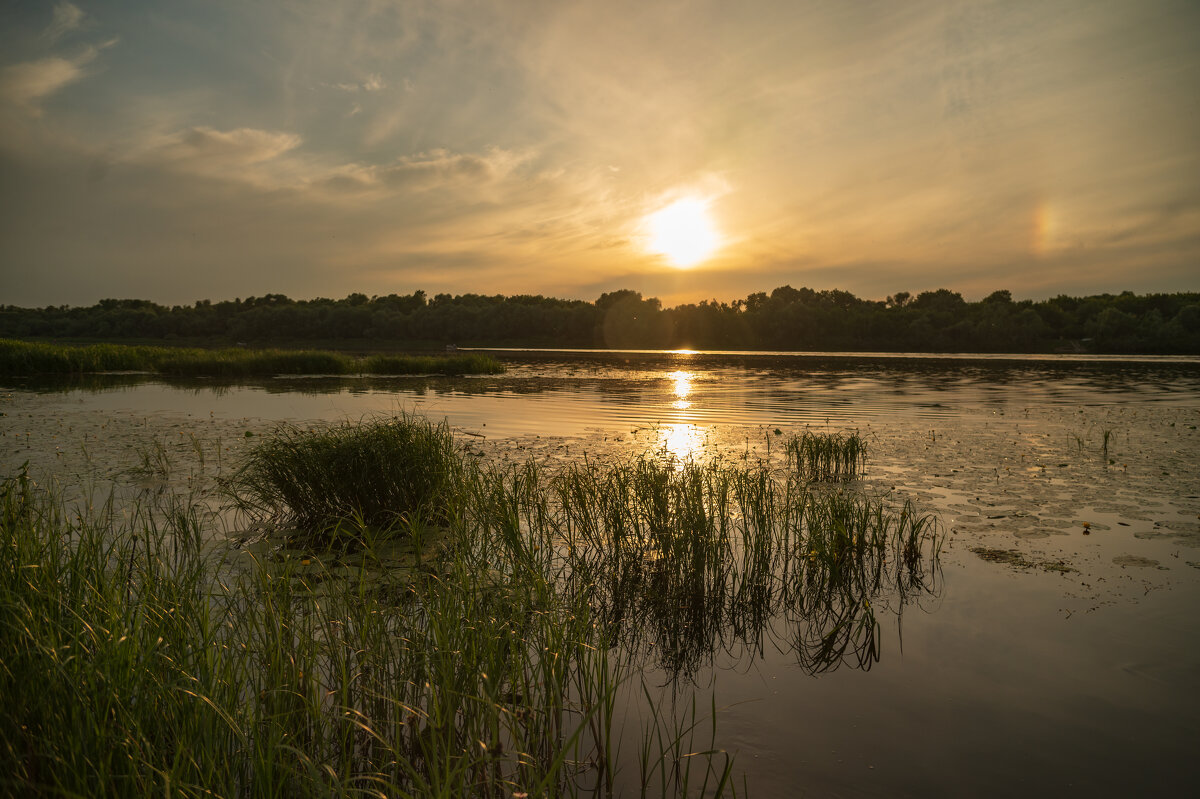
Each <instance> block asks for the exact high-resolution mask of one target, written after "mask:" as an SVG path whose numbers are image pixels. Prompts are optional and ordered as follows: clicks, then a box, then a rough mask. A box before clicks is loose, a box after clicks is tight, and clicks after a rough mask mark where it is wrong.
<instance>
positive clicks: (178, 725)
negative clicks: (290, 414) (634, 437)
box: [0, 417, 940, 797]
mask: <svg viewBox="0 0 1200 799" xmlns="http://www.w3.org/2000/svg"><path fill="white" fill-rule="evenodd" d="M231 489H232V490H234V491H235V492H236V497H235V498H236V500H237V502H238V503H239V504H240V505H241V506H242V507H243V508H248V509H251V510H252V511H253V513H254V514H255V518H257V519H260V520H271V521H274V522H275V523H277V524H280V525H295V524H298V523H303V524H307V525H311V526H312V529H316V530H323V531H328V530H330V529H333V530H335V531H336V534H335V535H333V536H317V537H307V538H305V539H303V540H301V541H299V548H296V547H297V539H295V538H294V537H293V538H290V539H289V538H282V537H278V538H274V539H272V540H271V541H272V543H273V546H270V547H262V548H259V549H255V550H241V549H235V550H232V551H230V552H229V554H227V555H226V556H225V557H216V556H214V555H213V554H212V543H210V542H211V541H212V539H213V536H214V531H212V530H209V529H205V526H204V525H205V522H204V519H205V518H206V517H205V516H204V515H203V514H202V513H201V512H200V509H199V508H197V507H194V506H191V505H189V504H188V503H187V502H185V501H183V500H179V499H174V498H169V499H167V500H165V501H164V503H165V504H163V505H161V506H155V507H146V506H140V507H139V506H135V507H134V508H133V512H132V514H121V513H118V512H116V511H115V509H114V508H113V507H112V505H111V504H109V505H103V504H101V506H100V508H99V510H96V511H78V512H68V511H67V510H66V506H65V505H64V504H63V503H62V502H60V501H58V500H56V499H55V498H54V497H52V496H47V495H45V494H43V493H41V492H39V491H38V490H37V489H36V488H35V487H34V486H33V485H32V483H31V481H30V480H29V479H28V478H27V477H26V476H24V475H23V474H22V475H18V476H17V477H15V478H12V479H9V480H7V481H4V482H3V484H2V487H0V652H3V653H5V655H4V657H3V659H0V695H3V696H5V697H6V701H5V703H0V794H6V795H15V794H20V793H38V794H44V795H58V796H76V795H88V794H92V793H95V792H97V791H101V792H116V793H122V794H129V795H150V794H170V793H179V794H183V795H189V796H190V795H196V796H199V795H201V794H204V795H219V796H316V795H320V796H342V795H350V794H354V795H371V796H381V795H386V796H477V795H478V796H483V795H487V796H493V795H494V796H504V797H508V796H513V795H518V794H528V795H529V796H550V795H554V796H560V795H566V796H577V795H616V794H623V793H633V794H640V795H643V796H644V795H664V796H687V795H705V796H709V795H711V796H720V795H727V794H729V793H730V792H732V790H733V784H734V782H733V768H734V764H733V763H732V761H731V758H730V756H729V755H728V754H727V753H725V752H724V751H722V750H721V749H720V746H719V736H718V733H717V726H716V725H717V715H718V713H717V707H716V704H715V702H716V700H715V697H714V698H713V700H712V701H711V703H710V704H709V705H708V706H707V707H706V706H705V705H704V704H702V703H697V702H696V700H695V699H694V698H693V699H691V701H687V700H686V698H685V699H684V701H680V702H678V703H677V702H676V698H677V697H678V696H681V694H679V693H677V692H676V690H674V689H671V690H669V691H667V692H666V693H665V694H658V695H655V694H654V693H653V692H652V691H651V689H650V688H649V686H650V685H651V684H652V683H654V682H655V681H657V678H655V677H650V678H647V677H645V676H643V675H644V674H645V670H646V669H647V668H657V669H662V670H664V671H665V672H666V674H667V676H668V678H674V679H679V678H681V677H686V676H690V675H693V674H695V672H696V671H697V670H698V669H699V668H702V667H703V666H704V665H705V664H706V663H708V662H710V661H711V660H712V658H713V656H714V653H716V652H720V651H733V650H735V649H741V650H744V651H759V650H761V648H762V646H763V645H764V643H765V642H767V641H772V642H774V643H775V645H776V646H779V647H787V648H789V649H790V651H793V652H794V653H795V657H796V660H797V663H798V664H799V665H800V666H801V667H802V668H803V669H804V670H805V671H807V672H810V673H817V672H820V671H827V670H830V669H833V668H838V667H839V666H842V665H847V666H850V667H854V668H864V669H865V668H869V667H870V666H871V665H872V664H873V663H874V662H875V661H877V660H878V658H879V657H880V635H879V627H880V625H879V623H878V621H877V620H876V615H875V614H876V613H877V612H878V611H879V610H880V609H881V608H888V607H892V608H893V609H895V610H896V611H897V612H898V611H899V609H900V608H901V607H902V606H903V605H904V604H906V603H908V602H910V601H913V600H914V599H915V598H917V597H919V596H920V595H922V594H924V593H926V592H929V591H932V590H935V588H936V578H937V556H938V547H939V546H940V537H939V535H938V533H937V531H936V529H934V528H933V526H932V522H931V521H930V519H929V518H928V517H922V516H918V515H917V514H916V513H915V512H914V510H913V508H912V507H911V506H908V505H900V506H893V505H890V504H888V503H886V502H884V501H883V500H880V499H874V498H870V497H866V496H864V495H860V494H855V493H853V492H850V491H848V490H846V489H845V487H843V486H829V485H822V484H813V483H810V482H808V481H806V480H803V479H800V478H799V477H798V476H797V475H796V474H795V473H794V472H793V471H791V470H789V471H787V472H783V473H777V472H773V471H770V470H769V469H767V468H763V467H754V468H745V467H738V466H732V465H728V464H722V463H713V464H708V465H696V464H685V465H684V467H683V468H682V469H677V468H675V466H674V465H672V464H662V463H659V462H656V461H654V460H652V459H635V460H632V461H617V462H612V463H608V462H597V461H588V460H584V461H581V462H578V463H575V464H571V465H568V466H567V467H566V468H565V469H563V470H561V471H559V472H550V471H547V469H546V468H545V467H543V466H539V465H537V464H536V463H534V462H526V463H521V464H512V463H509V464H492V465H489V466H485V467H480V466H473V465H468V464H467V463H466V462H465V459H464V458H462V457H461V455H460V454H459V453H456V451H455V450H454V448H453V441H452V439H451V438H450V435H449V433H448V431H447V430H446V428H445V426H444V425H432V424H430V423H428V422H426V421H424V420H422V419H418V418H413V417H400V418H397V419H381V420H375V421H373V422H370V423H364V424H362V425H341V426H337V427H334V428H328V429H322V430H314V431H308V430H302V429H298V428H282V429H280V430H279V431H278V432H277V433H276V434H275V435H274V436H272V437H270V438H269V439H268V440H267V441H266V442H265V443H264V444H263V445H260V447H258V448H257V449H256V450H254V452H253V453H252V454H251V455H250V456H249V460H248V462H247V465H246V469H245V470H244V472H243V473H242V475H241V476H240V477H239V479H238V480H235V481H234V482H233V483H232V484H231ZM127 510H128V509H127ZM434 538H436V539H437V540H438V541H439V543H440V544H441V545H440V546H439V547H433V548H431V547H429V546H428V543H429V542H430V540H431V539H434ZM346 539H349V540H353V541H354V542H355V544H356V546H355V547H354V548H353V549H354V551H353V552H350V551H348V549H347V548H346V547H344V546H341V543H342V541H344V540H346ZM330 544H332V545H330ZM668 682H670V679H668ZM682 696H685V697H686V695H682ZM631 708H632V709H633V711H634V712H633V713H632V714H631V715H630V714H629V713H628V711H629V710H630V709H631ZM627 716H628V717H629V718H631V719H632V720H633V721H632V724H631V723H629V722H625V723H623V722H622V721H621V719H622V718H625V717H627ZM630 726H632V727H633V729H630Z"/></svg>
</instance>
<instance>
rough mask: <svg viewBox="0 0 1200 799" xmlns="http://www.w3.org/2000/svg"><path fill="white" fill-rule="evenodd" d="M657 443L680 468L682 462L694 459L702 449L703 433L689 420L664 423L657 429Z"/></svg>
mask: <svg viewBox="0 0 1200 799" xmlns="http://www.w3.org/2000/svg"><path fill="white" fill-rule="evenodd" d="M658 444H659V448H660V450H661V451H662V452H663V453H664V454H666V455H668V456H670V457H671V458H672V459H673V460H674V461H675V463H676V465H677V466H678V468H680V469H682V468H683V465H684V463H686V462H687V461H689V460H694V459H696V458H697V457H698V456H699V455H700V453H701V451H702V450H703V449H704V435H703V433H701V431H700V428H699V427H697V426H696V425H694V424H692V423H691V422H680V423H676V424H665V425H663V426H662V427H660V428H659V430H658Z"/></svg>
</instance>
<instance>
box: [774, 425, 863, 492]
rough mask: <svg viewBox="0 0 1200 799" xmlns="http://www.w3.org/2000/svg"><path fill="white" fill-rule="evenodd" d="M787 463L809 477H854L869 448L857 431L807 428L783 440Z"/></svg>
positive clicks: (800, 473)
mask: <svg viewBox="0 0 1200 799" xmlns="http://www.w3.org/2000/svg"><path fill="white" fill-rule="evenodd" d="M784 452H786V453H787V460H788V464H789V465H790V466H791V468H792V469H793V470H794V471H795V472H796V474H797V475H799V476H800V477H802V478H804V479H807V480H852V479H854V478H855V477H857V476H858V474H859V473H860V472H861V471H862V468H863V465H864V464H865V462H866V454H867V448H866V443H865V442H864V441H863V439H862V436H860V435H859V434H858V433H851V434H850V435H842V434H841V433H832V434H830V433H812V432H809V431H807V430H806V431H805V432H803V433H802V434H800V435H798V436H796V435H793V436H790V437H788V439H787V440H786V441H785V442H784Z"/></svg>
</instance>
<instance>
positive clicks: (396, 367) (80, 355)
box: [0, 339, 504, 377]
mask: <svg viewBox="0 0 1200 799" xmlns="http://www.w3.org/2000/svg"><path fill="white" fill-rule="evenodd" d="M120 371H139V372H156V373H158V374H163V375H170V376H176V377H251V376H261V375H277V374H286V375H301V374H310V375H316V374H319V375H356V374H373V375H415V374H445V375H464V374H498V373H500V372H503V371H504V366H503V365H502V364H501V363H500V362H499V361H497V360H496V359H495V358H492V357H491V356H488V355H479V354H459V355H447V356H424V355H414V356H406V355H372V356H368V357H366V358H354V357H351V356H349V355H343V354H341V353H337V352H327V351H318V350H250V349H244V348H229V349H220V350H204V349H189V348H175V347H146V346H126V345H123V344H89V345H81V346H69V345H60V344H46V343H34V342H26V341H16V340H13V339H0V376H7V377H12V376H27V375H51V374H54V375H81V374H92V373H96V372H120Z"/></svg>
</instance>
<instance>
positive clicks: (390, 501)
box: [230, 415, 466, 533]
mask: <svg viewBox="0 0 1200 799" xmlns="http://www.w3.org/2000/svg"><path fill="white" fill-rule="evenodd" d="M464 468H466V464H465V463H464V461H463V459H462V458H461V456H460V455H459V453H458V452H456V450H455V445H454V439H453V437H452V436H451V434H450V429H449V427H448V426H447V425H446V424H445V423H444V422H443V423H442V424H433V423H431V422H429V421H428V420H426V419H424V418H423V417H416V416H409V415H402V416H398V417H394V418H384V419H376V420H373V421H369V422H365V423H361V424H355V423H350V422H346V423H343V424H339V425H334V426H332V427H328V428H324V429H319V430H312V429H307V428H301V427H296V426H293V425H282V426H280V427H279V428H277V429H276V430H275V432H274V434H272V435H270V436H267V437H266V438H265V439H264V440H263V441H262V443H260V444H258V445H257V446H256V447H254V448H253V450H252V451H251V452H250V453H249V455H248V457H247V459H246V462H245V465H244V466H243V467H242V468H241V469H240V470H239V472H238V473H237V474H236V475H235V476H234V477H233V478H232V481H231V484H230V485H231V489H232V491H233V494H234V496H235V497H236V499H237V503H238V505H239V507H241V508H242V509H243V510H245V511H248V512H250V513H252V514H254V515H255V516H256V517H258V519H259V520H266V521H270V522H272V523H276V524H287V525H292V526H294V527H296V528H297V529H299V530H301V531H304V532H309V533H326V532H335V533H336V532H337V530H338V525H339V523H341V522H345V521H352V520H357V521H359V522H361V523H362V524H364V525H368V526H374V527H380V528H384V529H398V528H397V527H396V523H397V522H400V521H405V520H408V521H412V522H416V521H418V520H420V521H430V522H433V523H436V524H443V525H444V524H447V523H448V522H449V521H450V520H451V519H453V518H454V517H455V516H456V515H457V514H458V513H459V512H460V511H461V505H462V502H461V497H462V495H463V493H464V492H463V490H462V485H461V481H462V477H463V474H462V473H463V469H464Z"/></svg>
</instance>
